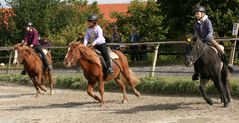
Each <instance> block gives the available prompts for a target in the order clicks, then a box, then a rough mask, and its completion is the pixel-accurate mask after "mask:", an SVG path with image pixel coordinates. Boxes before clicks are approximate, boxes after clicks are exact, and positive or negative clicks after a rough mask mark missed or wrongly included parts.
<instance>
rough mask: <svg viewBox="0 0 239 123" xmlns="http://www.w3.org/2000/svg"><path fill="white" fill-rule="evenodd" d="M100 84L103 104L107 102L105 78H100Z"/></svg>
mask: <svg viewBox="0 0 239 123" xmlns="http://www.w3.org/2000/svg"><path fill="white" fill-rule="evenodd" d="M99 82H100V84H99V91H100V96H101V105H102V104H104V103H105V100H104V93H105V83H104V81H103V80H100V81H99Z"/></svg>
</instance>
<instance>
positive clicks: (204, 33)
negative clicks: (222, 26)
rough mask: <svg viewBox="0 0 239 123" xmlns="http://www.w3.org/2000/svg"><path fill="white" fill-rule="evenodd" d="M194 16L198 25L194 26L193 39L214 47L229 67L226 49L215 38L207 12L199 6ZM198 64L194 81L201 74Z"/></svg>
mask: <svg viewBox="0 0 239 123" xmlns="http://www.w3.org/2000/svg"><path fill="white" fill-rule="evenodd" d="M193 13H194V16H195V18H196V23H195V24H194V34H193V38H195V37H199V38H200V40H202V41H203V42H204V43H207V44H209V45H212V46H214V47H215V48H216V49H217V50H218V52H219V54H220V57H221V59H222V61H223V62H224V63H225V64H226V65H228V60H227V58H226V56H225V54H224V48H223V47H222V46H220V45H219V44H218V43H217V42H216V41H215V40H214V38H213V27H212V23H211V21H210V20H209V19H208V16H207V15H206V10H205V8H204V7H203V6H197V7H196V8H195V10H194V12H193ZM198 67H199V66H197V64H196V63H195V64H194V71H195V73H194V75H193V76H192V80H198V79H199V78H198V77H199V72H198V69H197V68H198Z"/></svg>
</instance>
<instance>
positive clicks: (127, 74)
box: [64, 42, 140, 105]
mask: <svg viewBox="0 0 239 123" xmlns="http://www.w3.org/2000/svg"><path fill="white" fill-rule="evenodd" d="M112 52H114V53H115V54H117V56H118V58H117V59H113V61H112V68H113V70H114V73H113V74H112V75H111V74H109V75H108V76H107V77H104V72H103V67H102V65H101V61H100V58H99V56H98V55H97V54H96V53H95V51H94V50H93V48H90V47H88V46H84V45H83V44H82V43H79V42H71V43H70V44H69V47H68V51H67V53H66V56H65V60H64V64H65V66H66V67H72V66H76V65H77V63H79V65H80V67H81V68H82V69H83V73H84V76H85V78H86V79H87V80H88V85H87V93H88V95H89V96H91V97H93V98H94V99H96V100H98V101H99V102H100V103H101V105H102V104H104V103H105V100H104V81H110V80H115V82H116V83H117V84H118V85H119V86H120V88H121V90H122V92H123V100H122V103H127V100H128V98H127V95H126V87H125V82H126V83H128V84H129V85H130V86H131V87H132V89H133V91H134V94H135V95H136V96H137V97H138V96H140V93H139V92H138V90H136V89H135V86H136V84H137V79H136V77H135V76H134V75H133V72H132V71H131V70H130V68H129V65H128V61H127V57H126V56H125V55H124V54H123V53H121V52H120V51H118V50H113V51H112ZM97 82H99V92H100V95H101V98H100V97H98V96H96V95H95V94H94V93H93V91H94V87H95V84H96V83H97Z"/></svg>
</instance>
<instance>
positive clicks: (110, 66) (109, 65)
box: [107, 60, 114, 74]
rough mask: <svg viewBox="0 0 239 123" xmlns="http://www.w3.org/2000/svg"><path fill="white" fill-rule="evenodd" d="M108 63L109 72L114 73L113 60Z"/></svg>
mask: <svg viewBox="0 0 239 123" xmlns="http://www.w3.org/2000/svg"><path fill="white" fill-rule="evenodd" d="M107 65H108V73H109V74H113V73H114V71H113V68H112V61H111V60H110V61H108V63H107Z"/></svg>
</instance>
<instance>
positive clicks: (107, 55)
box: [96, 43, 114, 73]
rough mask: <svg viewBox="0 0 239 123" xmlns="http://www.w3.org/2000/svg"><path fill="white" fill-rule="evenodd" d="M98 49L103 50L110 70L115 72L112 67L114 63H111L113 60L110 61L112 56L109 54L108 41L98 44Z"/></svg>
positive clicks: (102, 52)
mask: <svg viewBox="0 0 239 123" xmlns="http://www.w3.org/2000/svg"><path fill="white" fill-rule="evenodd" d="M96 49H98V50H99V51H100V52H101V54H102V56H103V58H104V60H105V62H106V64H107V66H108V72H109V73H113V72H114V71H113V69H112V65H111V62H110V56H109V53H108V49H107V46H106V43H104V44H100V45H97V46H96Z"/></svg>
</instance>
